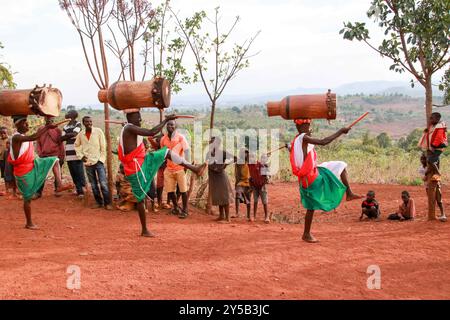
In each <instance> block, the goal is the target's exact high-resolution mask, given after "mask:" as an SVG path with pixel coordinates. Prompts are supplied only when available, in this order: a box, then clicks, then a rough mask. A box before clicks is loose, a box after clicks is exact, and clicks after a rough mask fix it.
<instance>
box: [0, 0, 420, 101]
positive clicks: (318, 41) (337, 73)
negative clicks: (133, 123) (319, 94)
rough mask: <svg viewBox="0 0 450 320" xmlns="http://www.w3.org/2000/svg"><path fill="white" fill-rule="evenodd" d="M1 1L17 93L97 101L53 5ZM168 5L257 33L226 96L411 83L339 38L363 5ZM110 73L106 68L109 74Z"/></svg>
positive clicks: (287, 0)
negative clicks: (43, 91) (42, 91)
mask: <svg viewBox="0 0 450 320" xmlns="http://www.w3.org/2000/svg"><path fill="white" fill-rule="evenodd" d="M0 1H1V4H0V42H2V43H3V45H4V46H5V49H4V50H2V51H1V55H2V57H0V59H1V61H6V62H8V63H9V64H10V65H11V68H12V70H13V71H15V72H16V74H15V81H16V83H17V84H18V87H19V88H30V87H33V86H34V85H35V84H43V83H52V84H53V86H55V87H57V88H59V89H60V90H61V91H62V92H63V95H64V105H70V104H73V105H79V106H80V105H89V104H95V103H98V101H97V92H98V89H97V87H96V85H95V83H94V81H93V80H92V78H91V76H90V74H89V71H88V68H87V66H86V63H85V60H84V56H83V52H82V49H81V44H80V41H79V38H78V34H77V32H76V30H75V28H74V27H73V26H72V24H71V23H70V20H69V19H68V17H67V16H66V14H65V13H64V12H63V11H62V10H61V9H60V8H59V5H58V1H57V0H15V1H6V0H0ZM152 3H153V4H154V5H157V4H159V2H152ZM172 6H173V7H174V8H176V10H177V11H178V13H179V15H180V16H182V17H187V16H189V15H191V14H192V13H193V12H195V11H197V10H205V11H207V12H208V13H212V12H213V11H214V8H215V7H217V6H220V8H221V12H222V20H221V22H222V23H223V24H224V25H225V26H226V25H229V23H231V21H232V19H233V18H234V17H235V16H237V15H239V16H240V18H241V21H240V23H239V24H238V26H237V29H236V32H235V33H234V36H233V38H232V40H233V41H241V40H243V39H245V38H247V37H250V36H252V35H253V34H254V33H255V32H257V31H258V30H261V34H260V36H259V37H258V38H257V40H256V42H255V43H254V47H253V52H255V53H257V52H259V54H258V55H256V56H255V57H254V58H252V59H251V61H250V64H251V65H250V67H249V68H248V69H245V70H244V71H242V72H241V73H240V74H239V75H238V77H237V78H236V79H235V80H233V81H232V82H231V83H230V85H229V86H228V87H227V89H226V91H225V93H226V94H229V95H239V94H264V93H270V92H277V91H283V90H289V89H292V88H299V87H306V88H317V87H318V88H324V87H325V88H327V87H328V88H333V87H337V86H339V85H342V84H345V83H351V82H359V81H371V80H389V81H405V82H408V81H409V80H410V79H411V77H410V76H409V75H408V74H403V75H400V74H396V73H394V72H392V71H389V65H390V63H389V60H388V59H382V58H381V57H380V56H379V55H378V54H377V53H376V52H374V51H372V50H371V49H370V48H368V47H367V46H365V45H364V44H363V43H359V42H350V41H347V40H343V39H342V35H339V30H340V29H342V27H343V22H344V21H366V20H367V17H366V11H367V9H368V8H369V6H370V1H369V0H277V1H275V0H273V1H272V0H221V1H218V0H190V1H188V0H172ZM368 25H369V30H370V31H371V32H372V33H373V38H374V40H377V39H379V38H380V36H381V34H380V31H379V30H377V28H376V27H375V25H374V24H373V23H371V22H370V23H369V24H368ZM187 58H188V60H190V58H191V57H190V56H188V57H187ZM188 64H191V62H188ZM111 65H114V64H113V63H112V62H111ZM116 70H117V69H116V68H114V66H112V73H113V74H114V73H115V71H116ZM197 94H203V90H202V86H201V85H200V84H196V85H189V86H186V87H184V88H183V91H182V92H181V93H180V94H179V98H182V96H183V95H186V96H187V95H197ZM177 98H178V97H176V96H175V97H174V98H173V99H177Z"/></svg>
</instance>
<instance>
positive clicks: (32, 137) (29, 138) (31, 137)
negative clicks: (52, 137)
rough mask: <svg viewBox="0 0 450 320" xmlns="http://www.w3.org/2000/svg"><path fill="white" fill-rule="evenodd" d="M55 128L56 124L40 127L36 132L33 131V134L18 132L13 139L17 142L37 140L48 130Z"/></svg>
mask: <svg viewBox="0 0 450 320" xmlns="http://www.w3.org/2000/svg"><path fill="white" fill-rule="evenodd" d="M52 128H55V126H54V125H47V126H45V127H42V128H40V129H39V130H37V131H36V132H35V133H33V134H32V135H29V136H23V135H19V134H16V135H15V136H14V137H13V141H16V142H26V141H36V140H37V139H39V138H40V137H41V136H42V135H43V134H44V133H45V132H46V131H47V130H49V129H52Z"/></svg>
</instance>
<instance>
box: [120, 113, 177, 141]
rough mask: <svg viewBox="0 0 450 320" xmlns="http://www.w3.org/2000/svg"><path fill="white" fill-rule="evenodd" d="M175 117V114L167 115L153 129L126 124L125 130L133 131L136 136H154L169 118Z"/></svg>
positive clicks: (173, 118)
mask: <svg viewBox="0 0 450 320" xmlns="http://www.w3.org/2000/svg"><path fill="white" fill-rule="evenodd" d="M176 118H177V117H176V116H175V115H169V116H167V117H166V119H165V120H164V121H163V122H161V123H160V124H159V125H157V126H156V127H154V128H153V129H146V128H140V127H137V126H128V127H127V130H129V131H130V132H131V133H133V134H135V135H137V136H143V137H153V136H156V135H157V134H158V133H160V132H161V130H162V129H164V127H165V126H166V124H167V122H169V121H171V120H175V119H176Z"/></svg>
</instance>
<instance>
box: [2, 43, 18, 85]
mask: <svg viewBox="0 0 450 320" xmlns="http://www.w3.org/2000/svg"><path fill="white" fill-rule="evenodd" d="M0 49H3V45H2V43H1V42H0ZM0 59H1V56H0ZM15 87H16V84H15V83H14V78H13V72H12V71H11V68H10V66H9V65H8V64H7V63H5V62H2V61H0V89H2V88H3V89H14V88H15Z"/></svg>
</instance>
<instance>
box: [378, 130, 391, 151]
mask: <svg viewBox="0 0 450 320" xmlns="http://www.w3.org/2000/svg"><path fill="white" fill-rule="evenodd" d="M376 139H377V142H378V145H379V146H380V147H381V148H390V147H391V146H392V139H391V137H390V136H389V135H388V134H387V133H386V132H383V133H380V134H379V135H378V136H377V138H376Z"/></svg>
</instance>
